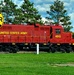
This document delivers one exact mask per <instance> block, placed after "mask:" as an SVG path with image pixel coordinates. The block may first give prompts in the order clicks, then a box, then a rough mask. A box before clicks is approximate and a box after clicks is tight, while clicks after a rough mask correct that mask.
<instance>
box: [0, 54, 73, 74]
mask: <svg viewBox="0 0 74 75" xmlns="http://www.w3.org/2000/svg"><path fill="white" fill-rule="evenodd" d="M68 63H69V64H70V63H72V64H74V53H69V54H68V53H54V54H53V53H40V54H39V55H36V54H33V53H28V54H0V75H74V66H72V65H71V66H56V65H55V64H68Z"/></svg>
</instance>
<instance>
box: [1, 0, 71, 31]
mask: <svg viewBox="0 0 74 75" xmlns="http://www.w3.org/2000/svg"><path fill="white" fill-rule="evenodd" d="M49 8H50V10H49V11H45V12H47V14H48V15H49V16H46V19H47V20H48V21H51V20H52V22H48V21H47V22H45V23H48V24H52V25H53V24H61V25H62V26H63V27H64V30H65V31H70V29H71V28H72V26H71V22H70V16H68V14H67V10H66V9H65V6H64V2H62V1H60V0H55V1H54V2H53V4H52V5H51V6H49ZM0 12H2V14H3V16H4V23H7V24H25V23H30V24H34V23H39V24H41V25H43V21H42V17H41V15H40V14H39V12H38V10H37V9H36V8H35V7H34V3H31V2H30V1H29V0H24V2H23V3H22V5H21V6H20V7H18V5H16V4H14V2H12V0H4V2H2V1H1V3H0Z"/></svg>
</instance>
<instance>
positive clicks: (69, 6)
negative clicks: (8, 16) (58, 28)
mask: <svg viewBox="0 0 74 75" xmlns="http://www.w3.org/2000/svg"><path fill="white" fill-rule="evenodd" d="M12 1H13V2H14V3H15V4H17V5H18V6H20V5H21V4H22V3H23V0H12ZM60 1H63V2H64V6H65V9H66V10H67V14H68V15H69V16H70V17H71V22H72V26H73V27H74V0H60ZM30 2H33V3H34V7H35V8H36V9H37V10H38V11H39V14H40V15H41V16H42V18H43V20H45V17H46V16H47V14H46V11H47V10H50V8H49V6H50V5H51V4H53V3H54V0H30ZM72 31H74V28H73V29H72Z"/></svg>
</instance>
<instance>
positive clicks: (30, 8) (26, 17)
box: [21, 0, 41, 24]
mask: <svg viewBox="0 0 74 75" xmlns="http://www.w3.org/2000/svg"><path fill="white" fill-rule="evenodd" d="M21 11H22V23H23V22H24V23H31V24H32V23H41V16H40V15H39V14H38V11H37V9H36V8H34V4H33V3H31V2H30V1H29V0H24V2H23V4H22V5H21Z"/></svg>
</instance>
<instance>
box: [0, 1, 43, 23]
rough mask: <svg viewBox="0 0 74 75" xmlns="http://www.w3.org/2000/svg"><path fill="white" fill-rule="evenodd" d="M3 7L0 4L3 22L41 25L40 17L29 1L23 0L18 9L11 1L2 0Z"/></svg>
mask: <svg viewBox="0 0 74 75" xmlns="http://www.w3.org/2000/svg"><path fill="white" fill-rule="evenodd" d="M4 2H5V5H3V2H1V5H2V7H1V6H0V9H1V10H0V11H1V12H2V13H3V15H4V22H5V23H7V24H8V23H9V24H10V23H11V24H24V23H31V24H32V23H39V24H43V23H42V20H41V15H39V14H38V11H37V9H36V8H34V4H33V3H31V2H30V1H29V0H24V2H23V4H22V5H21V7H20V8H18V7H17V5H15V4H14V3H13V2H12V0H4Z"/></svg>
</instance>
